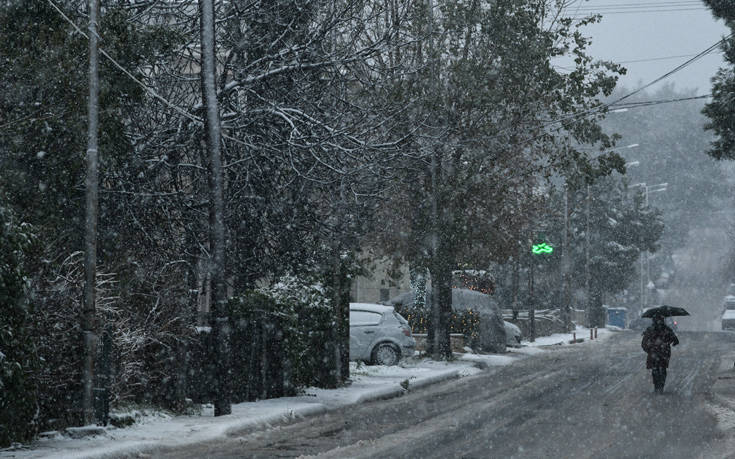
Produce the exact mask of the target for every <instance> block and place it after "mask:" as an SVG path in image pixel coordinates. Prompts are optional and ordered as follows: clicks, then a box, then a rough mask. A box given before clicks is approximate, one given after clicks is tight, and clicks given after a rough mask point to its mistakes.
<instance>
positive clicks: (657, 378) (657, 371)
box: [651, 367, 664, 392]
mask: <svg viewBox="0 0 735 459" xmlns="http://www.w3.org/2000/svg"><path fill="white" fill-rule="evenodd" d="M661 370H662V369H661V368H658V367H656V368H653V370H651V375H652V376H653V389H654V390H655V391H656V392H662V391H663V388H664V387H663V384H662V382H661V381H662V378H661Z"/></svg>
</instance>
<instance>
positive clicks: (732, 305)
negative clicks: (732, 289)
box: [722, 295, 735, 310]
mask: <svg viewBox="0 0 735 459" xmlns="http://www.w3.org/2000/svg"><path fill="white" fill-rule="evenodd" d="M722 309H724V310H728V309H730V310H732V309H735V295H727V296H726V297H725V298H724V299H723V300H722Z"/></svg>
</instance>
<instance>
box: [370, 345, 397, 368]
mask: <svg viewBox="0 0 735 459" xmlns="http://www.w3.org/2000/svg"><path fill="white" fill-rule="evenodd" d="M400 358H401V351H399V350H398V348H397V347H396V346H395V345H393V344H390V343H381V344H378V346H377V347H376V348H375V349H374V350H373V363H375V364H376V365H387V366H390V365H395V364H397V363H398V360H400Z"/></svg>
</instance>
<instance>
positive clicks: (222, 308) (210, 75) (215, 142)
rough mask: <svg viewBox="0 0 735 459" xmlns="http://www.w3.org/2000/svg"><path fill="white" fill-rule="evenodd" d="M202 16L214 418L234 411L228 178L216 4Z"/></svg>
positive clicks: (207, 3) (207, 2)
mask: <svg viewBox="0 0 735 459" xmlns="http://www.w3.org/2000/svg"><path fill="white" fill-rule="evenodd" d="M199 12H200V17H201V23H200V32H201V45H202V46H201V50H202V51H201V53H202V55H201V61H202V66H201V72H200V76H201V87H202V99H203V100H204V107H205V110H206V116H207V117H206V122H205V127H204V131H205V136H206V148H207V151H208V153H209V191H210V198H209V243H210V257H211V259H210V263H209V270H210V273H211V279H212V309H211V312H210V323H211V325H212V334H213V335H212V343H213V346H214V353H213V354H214V359H215V368H216V369H215V373H216V374H215V377H214V381H215V385H216V394H217V395H216V398H215V401H214V415H215V416H221V415H225V414H230V413H231V412H232V405H231V403H230V384H229V382H230V381H229V379H230V377H229V374H230V365H229V360H230V359H229V356H230V355H229V352H230V350H229V347H230V346H229V335H230V328H229V321H228V319H227V313H226V302H227V291H226V289H225V223H224V178H223V173H222V152H221V148H220V144H221V128H220V119H219V105H218V103H217V86H216V71H217V68H216V60H215V52H214V50H215V46H214V41H215V39H214V2H213V0H199Z"/></svg>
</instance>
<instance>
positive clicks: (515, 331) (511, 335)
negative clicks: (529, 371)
mask: <svg viewBox="0 0 735 459" xmlns="http://www.w3.org/2000/svg"><path fill="white" fill-rule="evenodd" d="M503 324H504V325H505V345H506V346H508V347H521V329H520V328H518V325H516V324H512V323H510V322H508V321H507V320H504V321H503Z"/></svg>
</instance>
